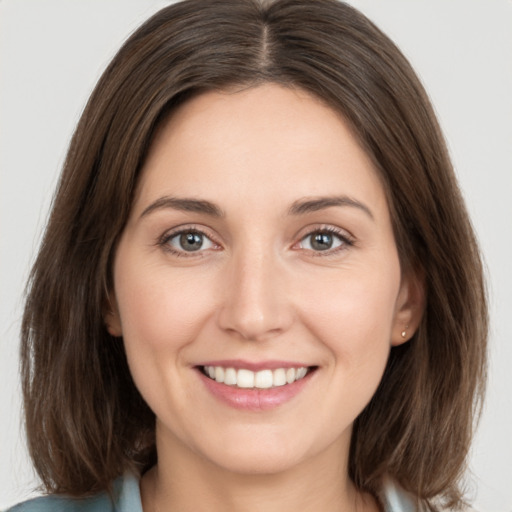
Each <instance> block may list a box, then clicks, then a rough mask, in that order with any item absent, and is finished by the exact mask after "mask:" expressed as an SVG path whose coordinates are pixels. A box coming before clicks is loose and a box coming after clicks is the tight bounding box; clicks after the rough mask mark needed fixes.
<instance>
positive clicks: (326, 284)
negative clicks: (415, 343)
mask: <svg viewBox="0 0 512 512" xmlns="http://www.w3.org/2000/svg"><path fill="white" fill-rule="evenodd" d="M320 284H322V285H320ZM399 284H400V271H399V267H398V265H396V266H394V267H390V268H387V269H386V272H384V271H383V272H379V271H378V270H377V271H373V272H372V271H371V270H369V269H368V268H367V269H366V271H361V272H358V271H356V269H350V271H346V272H345V271H343V270H340V271H339V272H337V274H336V275H334V273H332V274H331V276H330V279H324V280H322V279H320V278H318V276H317V279H313V280H310V281H309V282H308V283H305V285H304V287H303V289H302V290H301V293H300V296H301V297H303V301H302V305H301V306H300V310H301V311H302V315H303V322H304V323H305V324H307V325H308V327H309V329H310V330H311V331H312V332H314V333H315V334H316V337H317V338H318V339H320V340H322V342H323V343H324V344H325V345H326V346H327V348H328V349H329V350H330V351H331V353H332V354H333V355H334V356H335V358H337V359H339V360H340V362H342V363H344V364H347V365H356V366H359V365H364V364H367V363H369V362H371V361H373V360H377V361H379V362H380V363H379V364H382V361H383V360H384V364H385V360H386V359H387V354H388V353H389V348H390V342H391V332H392V327H393V322H394V314H395V304H396V298H397V294H398V291H399Z"/></svg>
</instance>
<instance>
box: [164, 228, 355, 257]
mask: <svg viewBox="0 0 512 512" xmlns="http://www.w3.org/2000/svg"><path fill="white" fill-rule="evenodd" d="M320 233H322V234H325V233H327V234H329V235H334V236H335V237H336V238H338V239H339V241H340V242H341V244H340V245H339V246H338V247H335V248H334V249H326V250H322V251H315V250H313V249H304V250H306V251H308V252H309V253H311V254H312V255H313V256H315V257H318V256H323V257H326V256H332V255H334V254H336V253H338V252H340V251H343V250H346V249H347V248H348V247H352V246H353V245H354V243H355V241H354V239H353V238H352V237H351V236H350V235H349V234H348V233H347V232H346V231H342V230H340V229H338V228H335V227H333V226H322V227H315V228H312V229H310V230H309V231H308V232H307V233H306V234H304V235H302V236H301V238H300V239H299V241H298V242H295V243H294V244H293V246H292V248H295V247H297V246H298V245H300V244H302V243H303V241H304V240H306V239H307V238H308V237H311V236H313V235H315V234H320ZM183 234H192V235H200V236H202V237H204V238H205V239H207V240H209V241H210V243H212V244H213V245H214V246H217V247H220V244H219V243H218V242H216V241H215V239H214V238H213V237H212V236H211V235H208V234H207V233H205V231H204V230H202V229H200V228H198V227H196V226H183V227H179V228H176V229H173V230H172V231H170V232H167V233H164V234H163V235H162V236H161V237H160V238H159V239H158V241H157V245H158V246H160V247H162V249H163V250H165V251H167V252H169V253H171V254H172V255H174V256H177V257H180V258H182V257H185V258H187V257H189V258H190V257H202V256H204V253H205V252H206V250H207V249H198V250H197V251H185V250H176V249H174V248H173V247H172V246H171V245H170V244H169V242H170V241H171V240H173V239H174V238H176V237H178V236H180V235H183ZM299 248H300V247H299ZM214 250H217V249H214Z"/></svg>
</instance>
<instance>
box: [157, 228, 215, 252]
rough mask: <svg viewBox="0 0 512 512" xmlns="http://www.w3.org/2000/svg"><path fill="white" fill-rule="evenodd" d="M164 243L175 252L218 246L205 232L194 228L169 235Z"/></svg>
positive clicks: (201, 249)
mask: <svg viewBox="0 0 512 512" xmlns="http://www.w3.org/2000/svg"><path fill="white" fill-rule="evenodd" d="M163 244H164V245H165V246H166V247H167V248H168V249H170V250H171V251H173V252H175V253H184V252H198V251H204V250H207V249H213V248H215V247H216V244H214V243H213V242H212V241H211V240H210V239H209V238H208V237H207V236H206V235H205V234H204V233H201V232H200V231H196V230H192V229H189V230H186V231H180V232H178V233H173V234H171V235H169V236H168V237H166V238H165V239H164V240H163Z"/></svg>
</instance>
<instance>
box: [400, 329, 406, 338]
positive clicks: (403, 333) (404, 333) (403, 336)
mask: <svg viewBox="0 0 512 512" xmlns="http://www.w3.org/2000/svg"><path fill="white" fill-rule="evenodd" d="M400 335H401V336H402V338H403V339H404V340H405V337H406V336H407V331H402V332H401V333H400Z"/></svg>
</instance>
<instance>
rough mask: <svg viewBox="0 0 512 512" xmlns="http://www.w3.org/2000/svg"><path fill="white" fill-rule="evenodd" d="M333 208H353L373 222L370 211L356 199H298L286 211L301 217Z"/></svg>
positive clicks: (339, 197) (345, 197)
mask: <svg viewBox="0 0 512 512" xmlns="http://www.w3.org/2000/svg"><path fill="white" fill-rule="evenodd" d="M333 206H350V207H353V208H358V209H359V210H361V211H363V212H364V213H366V215H368V217H370V219H372V220H375V217H374V216H373V213H372V211H371V210H370V208H368V206H366V205H365V204H363V203H361V202H360V201H358V200H357V199H352V198H350V197H348V196H329V197H318V198H314V199H299V200H298V201H295V202H294V203H293V204H292V205H291V206H290V209H289V210H288V213H289V214H290V215H303V214H305V213H310V212H317V211H319V210H324V209H326V208H331V207H333Z"/></svg>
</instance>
